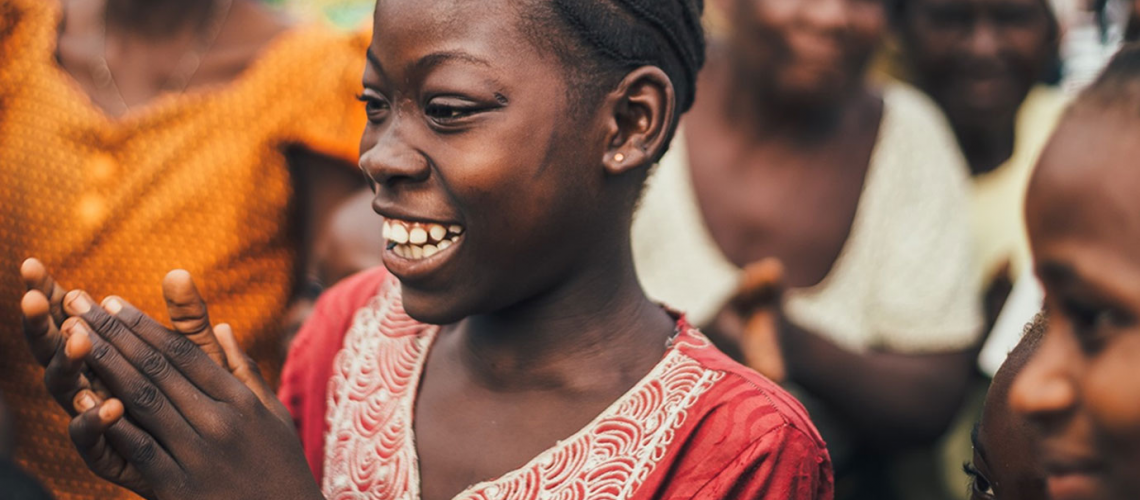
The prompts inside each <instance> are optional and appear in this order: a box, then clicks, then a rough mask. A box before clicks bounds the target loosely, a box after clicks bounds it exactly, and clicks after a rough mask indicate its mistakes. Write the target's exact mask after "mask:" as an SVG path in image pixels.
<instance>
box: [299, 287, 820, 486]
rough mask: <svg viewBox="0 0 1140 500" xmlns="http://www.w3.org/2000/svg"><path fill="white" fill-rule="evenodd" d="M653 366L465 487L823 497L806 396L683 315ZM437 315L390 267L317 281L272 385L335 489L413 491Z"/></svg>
mask: <svg viewBox="0 0 1140 500" xmlns="http://www.w3.org/2000/svg"><path fill="white" fill-rule="evenodd" d="M678 327H679V334H678V336H677V338H676V339H675V340H674V342H673V345H672V347H670V349H669V350H668V351H667V352H666V354H665V356H664V358H662V360H661V361H660V362H659V363H658V364H657V366H656V367H654V368H653V370H652V371H651V372H650V373H649V374H648V375H646V376H645V378H643V379H642V380H641V381H639V382H638V383H637V384H636V385H635V386H634V387H633V388H632V389H630V390H629V391H628V392H627V393H626V394H625V395H623V396H622V397H621V398H619V399H618V400H617V401H615V402H614V403H613V404H612V405H611V406H610V407H609V408H608V409H606V410H605V411H604V412H602V414H600V415H598V416H597V417H596V418H595V419H594V421H593V422H591V423H590V424H588V425H587V426H586V427H584V428H583V429H581V430H580V431H578V432H577V433H576V434H574V435H573V436H570V437H568V438H566V439H564V440H562V441H560V442H558V443H557V444H556V445H555V446H554V447H552V448H550V449H548V450H546V451H545V452H543V453H542V454H540V455H539V456H537V457H535V458H534V459H533V460H531V461H530V462H529V463H528V464H527V465H525V466H523V467H522V468H519V469H516V470H514V471H512V472H509V473H507V474H505V475H503V476H502V477H499V478H497V479H489V480H487V481H485V482H482V483H479V484H475V485H472V486H471V487H469V488H468V489H467V490H465V491H464V492H463V493H461V494H459V495H458V496H456V498H457V499H463V500H484V499H486V500H490V499H502V500H532V499H540V498H558V499H579V498H580V499H587V498H588V499H651V498H654V499H655V498H701V499H721V498H723V499H730V498H731V499H738V498H748V499H771V500H776V499H779V500H800V499H804V500H807V499H812V500H814V499H831V498H832V496H833V493H832V476H831V462H830V459H829V457H828V454H827V450H826V448H825V446H824V443H823V440H822V439H821V438H820V437H819V434H818V432H817V431H816V430H815V427H813V426H812V424H811V422H810V421H809V420H808V416H807V413H806V412H805V411H804V409H803V407H802V406H800V404H799V403H798V402H797V401H796V400H795V399H793V398H792V397H791V396H789V395H788V394H787V393H786V392H784V391H783V390H782V389H780V388H779V387H778V386H777V385H775V384H774V383H772V382H771V381H769V380H767V379H765V378H764V377H762V376H760V375H759V374H757V373H755V372H753V371H751V370H749V369H747V368H745V367H743V366H741V365H739V364H737V363H736V362H734V361H732V360H730V359H729V358H728V357H726V356H725V355H724V354H722V353H721V352H720V351H718V350H717V349H716V348H715V347H713V346H712V345H711V344H710V343H709V341H708V339H706V338H705V337H704V336H703V335H702V334H701V333H700V332H699V331H697V330H696V329H693V328H692V327H690V326H688V324H687V323H685V321H684V319H681V320H680V321H679V323H678ZM438 332H439V327H436V326H431V325H425V324H422V323H418V322H416V321H415V320H413V319H411V318H410V317H408V316H407V315H406V314H405V313H404V311H403V308H402V306H401V300H400V288H399V284H398V282H397V281H396V280H394V279H392V278H391V277H390V276H389V275H388V274H387V272H386V271H385V270H383V269H376V270H372V271H368V272H365V273H361V274H359V275H357V276H355V277H353V278H350V279H348V280H345V281H344V282H342V284H340V285H337V286H336V287H334V288H333V289H331V290H329V291H328V292H326V294H325V295H324V296H323V297H322V298H321V300H320V302H319V304H318V306H317V309H316V312H315V313H314V314H313V316H312V317H311V319H310V320H309V321H308V323H307V324H306V325H305V327H304V328H303V329H302V330H301V332H300V333H299V334H298V335H297V338H296V340H295V341H294V344H293V347H292V349H291V350H290V354H289V359H288V361H287V362H286V366H285V372H284V374H283V377H282V386H281V391H280V396H281V399H282V401H284V402H285V404H286V405H287V406H288V407H289V409H290V411H291V412H292V414H293V417H294V420H295V422H296V424H297V429H298V431H299V432H300V434H301V439H302V442H303V443H304V447H305V452H306V454H307V456H308V459H309V463H310V465H311V466H312V467H313V471H314V473H315V474H316V476H317V479H318V480H319V481H321V484H322V487H323V490H324V493H325V495H326V496H328V497H329V498H331V499H342V498H343V499H348V498H354V499H356V498H370V499H378V500H380V499H382V500H389V499H391V500H398V499H418V498H419V496H420V494H419V488H420V480H419V477H418V474H419V465H418V462H417V457H416V450H415V443H414V437H413V435H412V425H411V423H412V420H413V418H414V415H413V409H414V402H415V396H416V389H417V386H418V383H419V380H420V376H421V372H422V368H423V366H424V362H425V360H426V357H427V352H428V350H429V348H430V346H431V342H432V340H433V339H434V337H435V335H436V334H437V333H438Z"/></svg>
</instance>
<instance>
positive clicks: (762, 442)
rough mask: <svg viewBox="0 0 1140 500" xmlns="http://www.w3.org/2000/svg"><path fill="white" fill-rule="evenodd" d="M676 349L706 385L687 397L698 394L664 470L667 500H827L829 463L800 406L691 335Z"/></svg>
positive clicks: (830, 475) (684, 338) (830, 471)
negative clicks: (667, 479) (667, 477)
mask: <svg viewBox="0 0 1140 500" xmlns="http://www.w3.org/2000/svg"><path fill="white" fill-rule="evenodd" d="M678 349H679V350H680V351H681V352H682V353H683V354H685V355H686V356H687V357H688V358H689V359H691V360H692V362H693V363H694V365H695V366H697V367H699V368H697V372H698V373H699V374H700V377H699V380H703V381H705V385H702V384H700V383H696V384H693V389H692V390H691V391H690V394H693V393H695V392H696V391H700V390H703V393H701V394H700V395H699V398H697V401H696V402H695V403H694V404H693V405H692V406H691V407H690V408H688V409H687V410H686V411H685V420H686V422H687V423H688V424H687V425H686V426H685V427H684V428H683V429H684V430H683V431H682V434H684V439H683V440H682V441H683V442H684V443H685V446H684V448H683V451H680V452H678V453H679V456H678V457H677V459H676V462H675V463H674V464H673V466H672V467H671V471H672V473H673V477H672V479H673V481H672V484H673V486H671V488H674V489H675V490H676V491H670V492H669V493H670V496H676V497H686V498H745V497H746V498H764V499H767V498H781V499H801V498H802V499H816V498H829V494H828V493H827V492H829V491H830V490H831V487H832V469H831V458H830V456H829V454H828V452H827V446H826V444H825V443H824V441H823V438H822V437H821V436H820V434H819V431H817V430H816V428H815V425H813V424H812V422H811V419H810V418H809V417H808V414H807V411H806V410H805V409H804V407H803V405H801V404H800V403H799V401H797V400H796V399H795V398H794V397H792V396H791V395H790V394H789V393H788V392H787V391H785V390H784V389H783V388H781V387H780V386H779V385H777V384H776V383H774V382H772V381H771V380H769V379H767V378H765V377H764V376H762V375H760V374H759V373H756V372H755V371H753V370H751V369H749V368H747V367H745V366H743V365H741V364H739V363H737V362H735V361H733V360H732V359H730V358H729V357H728V356H726V355H725V354H723V353H721V352H720V351H719V350H717V349H716V347H714V346H713V345H712V344H711V343H710V342H709V341H708V340H707V339H706V338H705V337H704V336H703V335H701V334H700V333H699V332H696V331H695V330H693V331H692V333H690V334H689V335H686V336H684V337H682V338H681V339H679V341H678ZM694 375H695V374H694ZM773 488H774V489H773ZM765 491H767V493H764V492H765Z"/></svg>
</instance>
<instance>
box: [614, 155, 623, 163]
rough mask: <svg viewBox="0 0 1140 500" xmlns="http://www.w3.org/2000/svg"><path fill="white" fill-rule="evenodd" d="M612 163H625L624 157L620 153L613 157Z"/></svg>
mask: <svg viewBox="0 0 1140 500" xmlns="http://www.w3.org/2000/svg"><path fill="white" fill-rule="evenodd" d="M614 161H616V162H618V163H621V162H623V161H625V155H623V154H621V153H618V154H616V155H614Z"/></svg>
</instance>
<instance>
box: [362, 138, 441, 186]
mask: <svg viewBox="0 0 1140 500" xmlns="http://www.w3.org/2000/svg"><path fill="white" fill-rule="evenodd" d="M360 168H361V170H363V171H364V174H365V175H367V176H368V178H369V179H371V180H372V182H373V183H375V184H376V185H377V187H385V186H392V185H395V184H399V183H402V182H408V183H416V182H423V181H425V180H427V178H428V177H429V176H430V174H431V167H430V165H429V163H428V160H427V158H425V157H424V156H423V154H421V153H420V152H419V151H418V150H416V148H414V147H412V146H411V145H410V144H408V142H407V141H406V140H404V138H403V137H401V134H400V131H399V130H398V129H396V127H394V126H389V127H387V128H386V130H384V131H383V132H380V135H379V137H377V138H376V141H375V142H374V143H373V144H372V146H371V147H370V148H368V149H366V150H365V151H364V152H363V153H362V154H361V155H360Z"/></svg>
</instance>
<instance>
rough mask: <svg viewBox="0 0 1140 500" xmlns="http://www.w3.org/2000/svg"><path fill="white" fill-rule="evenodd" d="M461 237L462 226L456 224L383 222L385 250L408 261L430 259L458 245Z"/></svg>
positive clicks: (388, 220)
mask: <svg viewBox="0 0 1140 500" xmlns="http://www.w3.org/2000/svg"><path fill="white" fill-rule="evenodd" d="M462 236H463V226H460V225H458V224H449V225H444V224H436V223H423V222H407V221H402V220H398V219H386V220H385V221H384V239H385V240H386V241H387V245H386V246H387V249H388V250H389V251H391V252H393V253H395V254H396V255H397V256H399V257H401V258H404V259H408V260H423V259H430V258H432V257H434V256H435V255H436V254H439V253H440V252H443V251H445V250H447V249H448V248H451V247H452V246H454V245H455V244H456V243H459V240H460V238H461V237H462Z"/></svg>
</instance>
